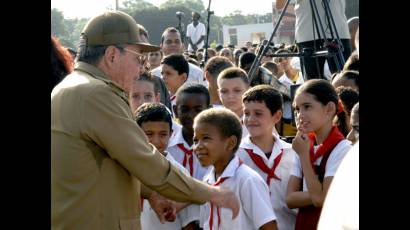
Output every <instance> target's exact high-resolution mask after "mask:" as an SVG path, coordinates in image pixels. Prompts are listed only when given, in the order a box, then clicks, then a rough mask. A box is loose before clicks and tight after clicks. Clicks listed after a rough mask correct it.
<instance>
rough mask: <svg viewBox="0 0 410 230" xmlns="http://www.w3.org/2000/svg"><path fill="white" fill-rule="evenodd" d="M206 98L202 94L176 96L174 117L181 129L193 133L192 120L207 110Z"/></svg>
mask: <svg viewBox="0 0 410 230" xmlns="http://www.w3.org/2000/svg"><path fill="white" fill-rule="evenodd" d="M208 107H209V105H208V104H207V98H206V96H205V95H203V94H196V93H195V94H193V93H181V94H179V95H178V98H177V102H176V106H174V112H175V116H176V117H177V118H178V119H179V121H180V123H181V125H182V127H183V129H186V130H188V131H193V130H192V126H193V124H194V118H195V117H196V115H198V114H199V113H200V112H202V111H203V110H205V109H207V108H208Z"/></svg>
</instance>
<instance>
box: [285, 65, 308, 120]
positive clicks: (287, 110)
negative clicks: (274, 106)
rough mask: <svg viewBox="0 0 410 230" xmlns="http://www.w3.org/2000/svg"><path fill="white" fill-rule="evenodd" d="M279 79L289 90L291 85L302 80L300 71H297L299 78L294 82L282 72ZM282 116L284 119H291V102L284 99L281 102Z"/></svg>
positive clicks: (297, 83)
mask: <svg viewBox="0 0 410 230" xmlns="http://www.w3.org/2000/svg"><path fill="white" fill-rule="evenodd" d="M279 81H280V82H281V83H283V84H284V85H285V86H286V87H287V88H288V89H289V91H290V86H291V85H299V84H302V83H303V82H304V79H303V75H302V72H300V71H299V78H298V79H297V80H296V83H293V82H292V81H291V80H290V79H289V78H288V77H287V76H286V73H284V74H283V75H282V76H281V77H280V78H279ZM282 107H283V117H284V118H286V119H292V102H291V101H288V100H286V101H284V102H283V106H282Z"/></svg>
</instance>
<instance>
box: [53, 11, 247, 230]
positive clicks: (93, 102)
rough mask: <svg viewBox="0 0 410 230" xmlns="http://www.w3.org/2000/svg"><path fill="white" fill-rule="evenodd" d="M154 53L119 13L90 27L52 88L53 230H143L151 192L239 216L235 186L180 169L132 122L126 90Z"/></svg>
mask: <svg viewBox="0 0 410 230" xmlns="http://www.w3.org/2000/svg"><path fill="white" fill-rule="evenodd" d="M155 50H158V47H155V46H152V45H150V44H148V43H144V41H143V40H141V39H140V37H139V30H138V26H137V24H136V22H135V20H134V19H133V18H132V17H130V16H129V15H127V14H125V13H122V12H120V11H115V12H106V13H104V14H101V15H98V16H96V17H94V18H92V19H91V20H90V21H89V22H88V23H87V25H86V26H85V28H84V30H83V32H82V36H81V39H80V46H79V53H78V60H77V62H76V64H75V70H74V72H73V73H71V74H70V75H68V76H67V77H66V78H65V79H64V80H63V81H62V82H61V83H60V84H58V85H57V86H56V87H55V88H54V89H53V91H52V93H51V227H52V229H88V230H89V229H107V230H108V229H109V230H112V229H122V230H124V229H140V228H141V227H140V198H141V195H143V196H144V197H147V198H148V197H150V196H151V195H152V194H154V192H152V190H155V191H156V192H158V193H159V194H161V195H163V196H166V197H168V198H171V199H173V200H176V201H181V202H190V203H196V204H202V203H204V202H206V201H210V202H212V203H214V204H215V205H218V206H222V207H227V208H230V209H231V210H232V212H233V216H236V215H237V213H238V210H239V201H238V199H237V198H236V197H235V196H234V194H233V193H232V192H231V191H226V190H220V189H219V188H217V187H211V186H209V185H207V184H204V183H202V182H200V181H198V180H195V179H193V178H191V177H189V175H186V174H184V173H181V172H180V171H178V169H177V168H175V167H174V166H172V164H170V163H169V162H168V161H167V159H166V158H165V157H163V156H162V155H161V154H160V153H159V152H158V151H157V150H156V149H155V147H153V146H152V145H151V144H149V143H148V140H147V138H146V136H145V134H144V133H143V131H142V130H141V129H140V128H139V126H138V125H137V123H136V122H135V121H134V120H133V117H132V113H131V110H130V107H129V104H128V97H127V94H128V92H129V90H130V89H129V87H130V86H132V84H131V83H132V81H133V80H134V78H135V77H138V76H139V71H140V67H141V62H142V60H141V59H142V58H143V56H142V54H141V53H142V52H149V51H155ZM141 183H143V184H144V185H145V186H146V187H147V189H144V191H145V192H142V194H141V187H144V185H142V186H141ZM148 187H149V188H150V189H152V190H150V189H148Z"/></svg>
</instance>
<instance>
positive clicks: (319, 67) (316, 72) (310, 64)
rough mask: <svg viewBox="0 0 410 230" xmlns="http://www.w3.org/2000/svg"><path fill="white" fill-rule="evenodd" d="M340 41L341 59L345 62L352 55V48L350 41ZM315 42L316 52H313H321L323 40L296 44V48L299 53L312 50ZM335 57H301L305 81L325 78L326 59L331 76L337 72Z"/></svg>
mask: <svg viewBox="0 0 410 230" xmlns="http://www.w3.org/2000/svg"><path fill="white" fill-rule="evenodd" d="M340 41H341V42H342V45H343V48H344V49H343V52H342V54H343V58H344V62H345V61H346V60H347V59H348V58H349V56H350V54H351V53H352V47H351V43H350V39H340ZM315 42H316V50H314V52H316V51H318V50H322V49H323V42H324V40H323V39H321V40H314V41H307V42H301V43H297V45H298V48H299V52H302V50H303V48H312V49H314V47H315V46H314V45H315ZM337 57H338V56H337V55H335V56H330V57H324V56H323V57H303V58H301V68H304V69H305V72H303V73H304V74H305V73H306V74H305V76H304V77H305V80H309V79H314V78H322V79H324V78H325V77H324V75H323V67H324V65H325V61H326V59H327V63H328V65H329V70H330V72H331V73H332V74H333V73H335V72H338V71H339V70H338V68H337V65H336V62H335V58H337ZM339 62H340V61H339ZM340 63H341V62H340ZM302 66H303V67H302ZM341 68H343V66H341ZM340 70H341V69H340ZM302 71H303V70H302Z"/></svg>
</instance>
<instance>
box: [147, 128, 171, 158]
mask: <svg viewBox="0 0 410 230" xmlns="http://www.w3.org/2000/svg"><path fill="white" fill-rule="evenodd" d="M141 129H142V130H143V131H144V133H145V135H147V137H148V140H149V142H150V143H151V144H153V145H154V146H155V148H157V149H158V151H159V152H160V153H162V154H164V151H165V150H166V149H167V146H168V141H169V138H170V137H171V130H170V128H169V123H168V122H165V121H147V122H143V123H142V124H141Z"/></svg>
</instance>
